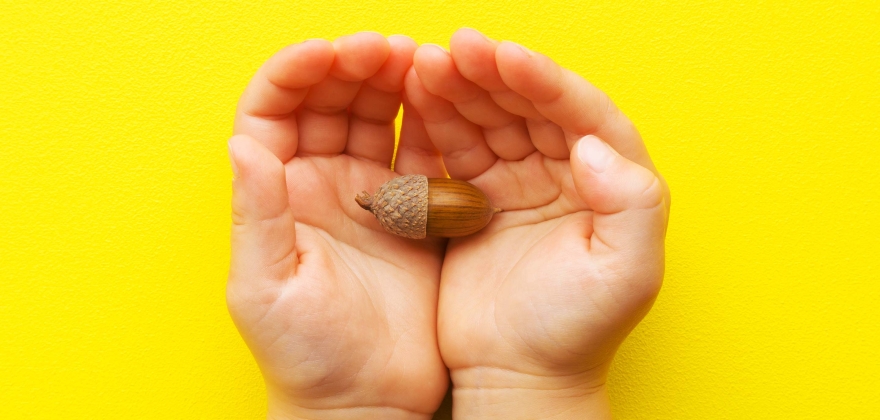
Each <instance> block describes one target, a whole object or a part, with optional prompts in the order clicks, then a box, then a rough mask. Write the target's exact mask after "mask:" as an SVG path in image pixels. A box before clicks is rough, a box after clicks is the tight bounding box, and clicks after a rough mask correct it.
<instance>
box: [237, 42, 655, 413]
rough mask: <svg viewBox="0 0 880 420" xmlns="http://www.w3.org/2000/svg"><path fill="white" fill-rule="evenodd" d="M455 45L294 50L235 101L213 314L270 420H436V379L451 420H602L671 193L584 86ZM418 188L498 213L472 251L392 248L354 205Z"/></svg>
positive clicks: (616, 116)
mask: <svg viewBox="0 0 880 420" xmlns="http://www.w3.org/2000/svg"><path fill="white" fill-rule="evenodd" d="M450 46H451V47H450V51H449V52H447V51H445V50H443V49H442V48H439V47H437V46H433V45H423V46H421V47H419V46H418V45H417V44H416V43H415V42H414V41H413V40H411V39H410V38H407V37H404V36H391V37H388V38H385V37H383V36H381V35H379V34H376V33H367V32H365V33H358V34H355V35H351V36H346V37H342V38H339V39H337V40H335V41H333V42H329V41H324V40H310V41H306V42H303V43H300V44H296V45H292V46H289V47H287V48H285V49H283V50H281V51H280V52H278V53H277V54H276V55H275V56H273V57H272V58H270V59H269V60H268V61H267V62H266V63H265V64H264V65H263V66H262V67H261V68H260V69H259V71H258V72H257V74H256V75H255V76H254V78H253V80H252V81H251V82H250V84H249V85H248V87H247V89H246V90H245V92H244V94H243V96H242V98H241V100H240V102H239V106H238V111H237V114H236V119H235V136H234V137H233V138H232V139H231V140H230V142H229V148H230V158H231V160H232V165H233V171H234V173H235V179H234V181H233V198H232V209H233V226H232V259H231V268H230V273H229V283H228V286H227V300H228V305H229V310H230V313H231V315H232V318H233V320H234V322H235V324H236V326H237V327H238V329H239V331H240V333H241V335H242V337H243V338H244V340H245V341H246V342H247V344H248V346H249V348H250V349H251V351H252V352H253V354H254V357H255V358H256V361H257V363H258V365H259V366H260V369H261V370H262V373H263V376H264V378H265V381H266V386H267V393H268V396H269V417H270V418H278V419H281V418H383V419H385V418H388V419H391V418H430V417H431V413H433V412H434V411H435V410H436V409H437V408H438V406H439V404H440V402H441V400H442V399H443V396H444V394H445V392H446V389H447V386H448V382H449V381H448V378H449V377H450V376H451V378H452V382H453V387H454V388H453V398H454V415H455V416H456V418H459V417H460V418H466V417H498V418H506V419H514V418H534V417H536V416H538V417H541V418H569V417H570V418H592V417H597V416H598V417H601V416H603V415H606V414H607V412H608V406H607V398H606V396H605V387H604V383H605V377H606V375H607V370H608V367H609V365H610V363H611V360H612V358H613V355H614V353H615V351H616V349H617V347H618V346H619V344H620V343H621V342H622V341H623V339H624V338H625V337H626V335H627V334H628V333H629V331H631V330H632V328H633V327H634V326H635V325H636V324H637V323H638V322H639V321H640V320H641V319H642V317H643V316H644V315H645V313H647V311H648V309H649V308H650V306H651V304H652V302H653V300H654V298H655V297H656V295H657V293H658V291H659V287H660V284H661V281H662V277H663V269H664V250H663V242H664V236H665V232H666V223H667V219H668V211H669V190H668V188H667V186H666V184H665V182H664V181H663V178H662V177H660V175H659V174H658V173H657V171H656V169H655V168H654V166H653V164H652V163H651V160H650V158H649V156H648V153H647V150H646V148H645V145H644V144H643V142H642V140H641V138H640V136H639V133H638V132H637V131H636V129H635V127H634V126H633V125H632V123H631V122H630V121H629V120H628V119H627V118H626V117H625V116H624V115H623V114H622V113H620V111H618V110H617V108H616V107H615V106H614V104H613V103H612V102H611V100H610V99H609V98H608V97H607V96H605V95H604V94H603V93H602V92H600V91H599V90H598V89H596V88H595V87H593V86H592V85H590V84H589V83H588V82H587V81H585V80H584V79H582V78H581V77H579V76H577V75H576V74H574V73H573V72H571V71H568V70H566V69H563V68H561V67H559V66H558V65H557V64H555V63H554V62H553V61H551V60H550V59H549V58H547V57H545V56H543V55H541V54H538V53H534V52H531V51H528V50H526V49H525V48H523V47H520V46H518V45H517V44H514V43H511V42H506V41H505V42H497V41H494V40H490V39H488V38H486V37H485V36H483V35H482V34H480V33H479V32H477V31H474V30H470V29H462V30H459V31H458V32H456V33H455V34H454V35H453V37H452V39H451V42H450ZM401 103H402V104H403V109H404V113H403V125H402V128H401V133H400V141H399V147H398V151H397V157H396V161H395V167H394V171H393V172H392V171H391V169H389V168H390V166H391V160H392V154H393V152H394V136H395V129H394V120H395V118H396V116H397V114H398V110H399V109H400V106H401ZM600 138H601V139H602V140H600ZM603 140H604V141H603ZM414 173H418V174H424V175H427V176H428V177H443V176H446V174H448V175H449V176H451V177H452V178H456V179H464V180H467V181H468V182H471V183H472V184H474V185H476V186H477V187H479V188H480V189H482V190H483V191H484V192H485V193H486V194H487V195H488V196H489V198H490V199H491V201H492V203H493V205H495V206H497V207H500V208H502V209H504V212H503V213H499V214H497V215H496V216H495V217H494V219H493V220H492V222H491V223H490V224H489V225H488V226H487V227H486V228H485V229H484V230H482V231H481V232H479V233H477V234H475V235H472V236H469V237H465V238H457V239H451V240H448V241H447V240H442V239H437V238H428V239H426V240H422V241H415V240H409V239H404V238H399V237H395V236H392V235H390V234H388V233H386V232H385V231H384V230H383V229H382V228H381V227H380V226H379V224H378V223H377V221H376V220H375V218H374V217H373V215H372V214H370V213H369V212H366V211H364V210H363V209H361V208H360V207H359V206H358V205H357V203H355V201H354V197H355V195H356V194H357V193H358V192H360V191H362V190H368V191H373V190H375V188H376V187H378V186H379V185H381V184H382V183H384V182H385V181H387V180H389V179H391V178H393V177H396V176H399V175H405V174H414ZM585 415H589V416H590V417H585Z"/></svg>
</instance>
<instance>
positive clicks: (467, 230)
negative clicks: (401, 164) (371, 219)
mask: <svg viewBox="0 0 880 420" xmlns="http://www.w3.org/2000/svg"><path fill="white" fill-rule="evenodd" d="M354 201H356V202H357V203H358V204H359V205H360V206H361V207H363V208H364V210H368V211H370V212H372V213H373V215H374V216H376V219H379V224H380V225H382V227H383V228H385V230H386V231H388V232H390V233H393V234H395V235H399V236H403V237H406V238H411V239H422V238H424V237H425V236H428V235H430V236H441V237H445V238H452V237H456V236H465V235H470V234H472V233H474V232H476V231H478V230H480V229H482V228H483V227H485V226H486V225H487V224H489V221H490V220H492V216H494V215H495V213H498V212H500V211H501V209H499V208H496V207H492V205H491V203H489V197H486V194H484V193H483V192H482V191H480V190H479V189H478V188H477V187H475V186H473V185H471V184H469V183H467V182H465V181H459V180H455V179H446V178H428V177H426V176H424V175H405V176H401V177H397V178H394V179H392V180H390V181H388V182H386V183H385V184H382V186H381V187H379V189H378V190H377V191H376V193H375V194H373V195H372V196H371V195H370V194H369V193H367V192H366V191H364V192H362V193H360V194H359V195H358V196H357V197H355V199H354Z"/></svg>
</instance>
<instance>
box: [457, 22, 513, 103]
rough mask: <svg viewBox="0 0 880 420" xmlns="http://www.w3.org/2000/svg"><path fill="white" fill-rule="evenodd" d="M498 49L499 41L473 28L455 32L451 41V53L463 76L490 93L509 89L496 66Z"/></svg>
mask: <svg viewBox="0 0 880 420" xmlns="http://www.w3.org/2000/svg"><path fill="white" fill-rule="evenodd" d="M497 47H498V42H497V41H494V40H491V39H489V38H488V37H486V36H485V35H483V34H482V33H480V32H479V31H477V30H475V29H471V28H461V29H459V30H457V31H455V33H454V34H452V38H451V39H450V40H449V52H450V53H451V54H452V59H453V60H454V61H455V66H456V67H457V68H458V70H459V71H460V72H461V75H462V76H464V78H465V79H467V80H470V81H471V82H473V83H475V84H476V85H477V86H479V87H481V88H483V89H485V90H487V91H489V92H496V91H505V90H508V89H509V88H508V87H507V85H506V84H505V83H504V80H502V79H501V75H500V74H499V73H498V66H496V65H495V48H497Z"/></svg>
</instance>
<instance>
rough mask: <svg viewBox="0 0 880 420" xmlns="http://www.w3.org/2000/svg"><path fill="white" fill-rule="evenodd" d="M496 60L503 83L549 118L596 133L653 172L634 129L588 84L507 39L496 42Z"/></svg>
mask: <svg viewBox="0 0 880 420" xmlns="http://www.w3.org/2000/svg"><path fill="white" fill-rule="evenodd" d="M495 60H496V63H497V65H498V72H499V74H500V75H501V79H502V80H503V81H504V83H505V84H506V85H507V86H508V87H509V88H510V89H511V90H512V91H514V92H516V93H518V94H520V95H522V96H524V97H525V98H527V99H528V100H530V101H532V103H533V104H534V106H535V108H536V109H537V110H538V112H540V113H541V115H543V116H544V117H546V118H547V119H548V120H550V121H552V122H554V123H556V124H558V125H559V126H560V127H562V129H563V130H565V131H568V132H569V133H572V134H574V135H575V136H577V137H582V136H586V135H588V134H595V135H597V136H599V137H601V138H603V139H605V141H607V142H608V143H609V144H610V145H611V146H612V147H614V149H615V150H617V151H618V153H620V154H621V155H624V156H626V157H627V158H629V159H631V160H633V161H635V162H637V163H638V164H640V165H642V166H644V167H646V168H648V169H651V170H652V171H654V172H655V173H656V169H655V168H654V164H653V163H652V162H651V158H650V157H649V156H648V150H647V148H646V147H645V144H644V142H642V138H641V136H640V135H639V132H638V130H636V128H635V126H634V125H633V124H632V122H630V121H629V119H628V118H627V117H626V116H625V115H623V113H621V112H620V110H619V109H618V108H617V106H615V105H614V103H613V102H612V101H611V99H610V98H609V97H608V96H607V95H605V93H604V92H602V91H601V90H599V89H598V88H596V87H595V86H593V85H592V84H590V82H588V81H586V80H584V78H582V77H580V76H579V75H577V74H576V73H574V72H572V71H570V70H568V69H565V68H562V67H561V66H559V65H558V64H556V63H555V62H553V60H551V59H550V58H549V57H547V56H545V55H543V54H540V53H536V52H532V51H530V50H528V49H526V48H525V47H522V46H520V45H518V44H515V43H513V42H510V41H503V42H502V43H501V45H499V46H498V48H497V49H496V51H495Z"/></svg>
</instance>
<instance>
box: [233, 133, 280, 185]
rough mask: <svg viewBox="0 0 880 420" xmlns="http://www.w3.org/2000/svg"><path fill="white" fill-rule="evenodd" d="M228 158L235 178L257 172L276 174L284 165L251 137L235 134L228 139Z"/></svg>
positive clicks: (251, 175)
mask: <svg viewBox="0 0 880 420" xmlns="http://www.w3.org/2000/svg"><path fill="white" fill-rule="evenodd" d="M228 147H229V158H230V160H231V162H232V165H233V168H234V169H233V171H234V172H235V176H236V178H248V179H249V178H252V177H254V175H255V174H257V173H271V174H272V175H277V174H278V173H279V172H282V173H283V171H284V165H283V164H282V163H281V161H280V160H278V158H277V157H276V156H275V155H274V154H272V152H270V151H269V150H268V149H266V147H265V146H263V145H262V144H261V143H260V142H259V141H257V140H255V139H254V138H253V137H250V136H248V135H244V134H236V135H234V136H232V137H231V138H230V139H229V142H228Z"/></svg>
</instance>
